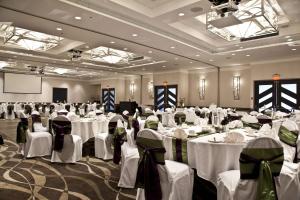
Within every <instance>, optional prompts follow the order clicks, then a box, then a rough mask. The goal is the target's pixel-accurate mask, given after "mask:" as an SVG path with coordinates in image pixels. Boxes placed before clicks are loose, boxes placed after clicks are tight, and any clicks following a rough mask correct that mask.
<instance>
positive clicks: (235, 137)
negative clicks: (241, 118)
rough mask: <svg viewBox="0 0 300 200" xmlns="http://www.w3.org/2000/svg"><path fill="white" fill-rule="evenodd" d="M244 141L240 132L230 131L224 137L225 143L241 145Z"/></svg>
mask: <svg viewBox="0 0 300 200" xmlns="http://www.w3.org/2000/svg"><path fill="white" fill-rule="evenodd" d="M243 141H244V136H243V135H242V134H241V133H239V132H238V131H230V132H228V133H226V136H225V137H224V142H228V143H240V142H243Z"/></svg>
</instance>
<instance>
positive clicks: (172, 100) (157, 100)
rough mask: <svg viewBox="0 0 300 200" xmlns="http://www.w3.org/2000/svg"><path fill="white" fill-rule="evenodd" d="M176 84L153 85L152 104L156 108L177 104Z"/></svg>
mask: <svg viewBox="0 0 300 200" xmlns="http://www.w3.org/2000/svg"><path fill="white" fill-rule="evenodd" d="M177 93H178V91H177V85H166V86H164V85H159V86H155V87H154V106H155V109H156V110H160V111H164V110H165V109H166V108H170V107H172V106H177Z"/></svg>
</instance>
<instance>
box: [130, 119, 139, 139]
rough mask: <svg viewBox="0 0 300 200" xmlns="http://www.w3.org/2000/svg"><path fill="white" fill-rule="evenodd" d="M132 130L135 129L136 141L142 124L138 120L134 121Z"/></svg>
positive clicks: (134, 136)
mask: <svg viewBox="0 0 300 200" xmlns="http://www.w3.org/2000/svg"><path fill="white" fill-rule="evenodd" d="M132 128H133V138H134V140H136V136H137V134H138V132H139V131H140V123H139V121H138V120H137V119H135V118H134V119H132Z"/></svg>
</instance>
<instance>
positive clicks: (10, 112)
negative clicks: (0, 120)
mask: <svg viewBox="0 0 300 200" xmlns="http://www.w3.org/2000/svg"><path fill="white" fill-rule="evenodd" d="M5 119H15V111H14V105H13V104H8V105H7V108H6V112H5Z"/></svg>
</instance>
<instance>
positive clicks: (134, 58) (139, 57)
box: [128, 56, 144, 62]
mask: <svg viewBox="0 0 300 200" xmlns="http://www.w3.org/2000/svg"><path fill="white" fill-rule="evenodd" d="M141 60H144V56H137V57H133V58H130V59H129V60H128V61H129V62H135V61H141Z"/></svg>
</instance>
